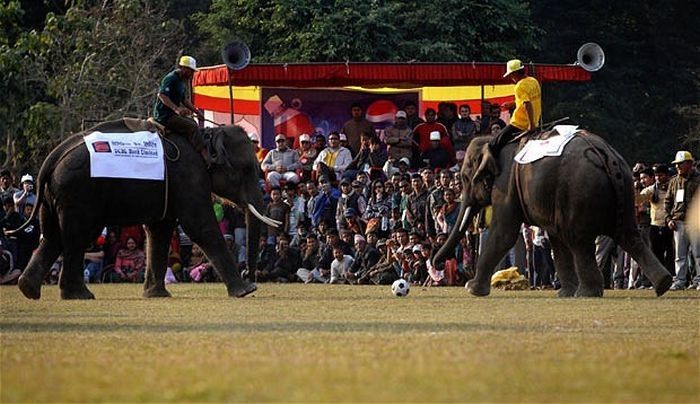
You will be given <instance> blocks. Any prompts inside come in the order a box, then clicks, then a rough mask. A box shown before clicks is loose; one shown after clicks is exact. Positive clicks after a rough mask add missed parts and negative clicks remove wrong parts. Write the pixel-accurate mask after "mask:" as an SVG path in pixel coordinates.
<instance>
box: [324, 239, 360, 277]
mask: <svg viewBox="0 0 700 404" xmlns="http://www.w3.org/2000/svg"><path fill="white" fill-rule="evenodd" d="M333 257H334V258H335V259H334V260H333V262H332V263H331V280H330V283H352V282H354V280H355V277H354V274H353V273H352V272H350V267H351V266H352V264H353V262H354V261H355V259H354V258H353V257H352V255H348V254H344V253H343V248H342V247H340V246H337V247H333Z"/></svg>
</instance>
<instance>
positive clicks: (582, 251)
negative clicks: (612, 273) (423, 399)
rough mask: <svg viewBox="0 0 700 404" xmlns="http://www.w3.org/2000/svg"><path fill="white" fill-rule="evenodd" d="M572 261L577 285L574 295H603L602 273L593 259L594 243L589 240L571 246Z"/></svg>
mask: <svg viewBox="0 0 700 404" xmlns="http://www.w3.org/2000/svg"><path fill="white" fill-rule="evenodd" d="M572 251H573V254H574V262H575V263H576V274H577V275H578V279H579V285H578V289H576V293H575V296H576V297H602V296H603V274H602V273H601V272H600V270H599V269H598V264H597V263H596V260H595V244H594V243H593V240H591V241H590V242H578V243H577V244H576V246H574V247H573V248H572Z"/></svg>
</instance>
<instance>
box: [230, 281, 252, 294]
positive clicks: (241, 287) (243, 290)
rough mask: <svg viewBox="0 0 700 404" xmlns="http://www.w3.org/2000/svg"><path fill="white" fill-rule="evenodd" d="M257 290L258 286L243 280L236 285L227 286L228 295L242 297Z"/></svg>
mask: <svg viewBox="0 0 700 404" xmlns="http://www.w3.org/2000/svg"><path fill="white" fill-rule="evenodd" d="M256 290H258V286H257V285H256V284H254V283H252V282H246V281H243V282H241V283H239V284H238V285H236V286H233V287H231V288H229V290H228V295H229V296H230V297H244V296H246V295H249V294H251V293H253V292H255V291H256Z"/></svg>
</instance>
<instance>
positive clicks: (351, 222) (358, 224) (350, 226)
mask: <svg viewBox="0 0 700 404" xmlns="http://www.w3.org/2000/svg"><path fill="white" fill-rule="evenodd" d="M343 216H344V219H345V224H346V226H347V228H346V231H347V232H348V233H349V234H351V235H352V234H365V222H364V221H363V220H362V218H361V217H360V216H359V215H358V214H357V211H356V210H355V209H353V208H347V209H345V214H344V215H343ZM345 241H346V242H349V241H348V240H345Z"/></svg>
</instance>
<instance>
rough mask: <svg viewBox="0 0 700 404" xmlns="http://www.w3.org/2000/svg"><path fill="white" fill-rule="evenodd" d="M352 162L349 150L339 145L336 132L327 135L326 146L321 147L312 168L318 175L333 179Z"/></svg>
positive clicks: (337, 177)
mask: <svg viewBox="0 0 700 404" xmlns="http://www.w3.org/2000/svg"><path fill="white" fill-rule="evenodd" d="M351 162H352V154H351V153H350V150H348V149H347V148H345V147H342V146H341V145H340V135H339V134H338V132H331V133H330V134H329V135H328V147H326V148H325V149H323V150H322V151H321V152H320V153H319V154H318V157H317V158H316V161H315V162H314V170H315V171H316V172H317V173H318V174H319V176H321V175H324V176H326V177H328V178H329V179H331V180H332V181H335V180H337V179H339V178H342V177H343V173H344V172H345V169H346V168H347V167H348V165H350V163H351Z"/></svg>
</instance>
